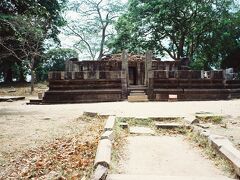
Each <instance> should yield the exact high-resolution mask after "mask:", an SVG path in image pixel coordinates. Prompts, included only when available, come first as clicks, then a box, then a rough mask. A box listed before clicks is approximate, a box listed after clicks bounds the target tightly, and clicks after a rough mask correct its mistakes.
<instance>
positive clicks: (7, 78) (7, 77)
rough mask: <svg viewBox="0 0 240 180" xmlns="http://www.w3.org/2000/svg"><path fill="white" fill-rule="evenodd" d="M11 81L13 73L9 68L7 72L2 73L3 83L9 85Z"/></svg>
mask: <svg viewBox="0 0 240 180" xmlns="http://www.w3.org/2000/svg"><path fill="white" fill-rule="evenodd" d="M12 80H13V72H12V69H11V67H9V68H8V69H7V71H6V72H5V73H4V82H5V83H11V82H12Z"/></svg>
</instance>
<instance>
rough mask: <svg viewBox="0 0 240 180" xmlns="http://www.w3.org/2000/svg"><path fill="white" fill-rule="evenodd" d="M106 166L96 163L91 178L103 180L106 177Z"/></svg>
mask: <svg viewBox="0 0 240 180" xmlns="http://www.w3.org/2000/svg"><path fill="white" fill-rule="evenodd" d="M107 174H108V168H106V167H104V166H102V165H98V166H97V167H96V169H95V171H94V173H93V177H92V180H105V179H106V178H107Z"/></svg>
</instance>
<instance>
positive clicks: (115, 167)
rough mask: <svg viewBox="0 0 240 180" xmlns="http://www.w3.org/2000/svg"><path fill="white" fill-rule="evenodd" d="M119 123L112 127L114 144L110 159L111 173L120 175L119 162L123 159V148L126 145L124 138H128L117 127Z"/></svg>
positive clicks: (125, 133)
mask: <svg viewBox="0 0 240 180" xmlns="http://www.w3.org/2000/svg"><path fill="white" fill-rule="evenodd" d="M119 123H120V122H119V121H116V124H115V126H114V130H113V132H114V142H113V148H112V158H111V169H110V170H111V172H112V173H120V168H119V162H120V160H121V159H122V158H124V152H123V151H124V147H125V145H126V137H127V136H128V132H127V130H124V129H122V128H121V127H120V126H119Z"/></svg>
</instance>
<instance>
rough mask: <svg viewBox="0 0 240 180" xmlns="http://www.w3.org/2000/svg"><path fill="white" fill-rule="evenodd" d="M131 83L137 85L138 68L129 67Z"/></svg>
mask: <svg viewBox="0 0 240 180" xmlns="http://www.w3.org/2000/svg"><path fill="white" fill-rule="evenodd" d="M128 73H129V85H137V68H136V67H128Z"/></svg>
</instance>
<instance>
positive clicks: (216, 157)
mask: <svg viewBox="0 0 240 180" xmlns="http://www.w3.org/2000/svg"><path fill="white" fill-rule="evenodd" d="M186 137H187V139H188V140H189V141H190V142H193V144H194V145H195V146H197V147H199V148H200V149H201V150H202V152H203V154H204V155H205V156H206V157H207V158H208V159H210V160H212V162H213V163H214V164H215V165H216V166H217V167H218V168H219V169H221V170H222V171H223V172H224V173H225V174H226V175H228V176H230V177H233V176H234V175H235V174H234V167H233V166H232V164H231V163H230V162H229V161H228V160H227V159H226V158H224V157H222V156H221V155H220V154H219V152H217V151H216V150H215V149H214V148H213V147H212V146H210V145H209V143H208V140H207V139H206V138H204V137H201V136H200V135H199V134H197V133H195V132H193V131H192V130H189V131H187V133H186Z"/></svg>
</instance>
